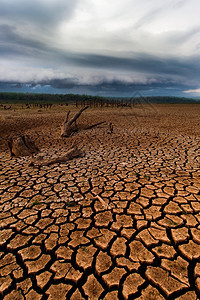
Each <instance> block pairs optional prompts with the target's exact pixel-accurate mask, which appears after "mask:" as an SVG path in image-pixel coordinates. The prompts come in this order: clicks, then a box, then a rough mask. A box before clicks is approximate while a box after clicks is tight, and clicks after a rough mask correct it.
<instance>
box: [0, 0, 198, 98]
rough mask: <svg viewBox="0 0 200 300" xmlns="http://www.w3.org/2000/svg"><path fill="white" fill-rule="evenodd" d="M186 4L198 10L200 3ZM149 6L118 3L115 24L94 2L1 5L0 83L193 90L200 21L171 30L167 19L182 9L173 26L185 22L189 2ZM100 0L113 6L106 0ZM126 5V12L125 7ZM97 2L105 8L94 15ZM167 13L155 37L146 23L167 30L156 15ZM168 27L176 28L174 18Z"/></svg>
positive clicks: (8, 1) (19, 0)
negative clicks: (167, 24)
mask: <svg viewBox="0 0 200 300" xmlns="http://www.w3.org/2000/svg"><path fill="white" fill-rule="evenodd" d="M191 1H192V3H193V4H196V8H198V5H199V4H198V3H199V2H196V0H191ZM146 2H147V0H141V3H139V4H138V2H137V3H136V1H134V2H133V3H132V2H131V1H129V0H124V1H120V0H118V1H117V2H116V6H117V5H118V6H119V7H118V11H115V13H114V15H117V16H118V18H119V19H118V20H119V25H118V24H117V23H115V22H114V20H113V19H112V18H111V21H110V18H109V16H111V15H112V11H111V10H110V12H109V11H106V10H105V9H104V8H101V7H100V6H98V5H97V4H96V2H95V1H94V0H90V1H88V0H84V1H82V2H81V1H80V0H74V1H70V0H49V1H47V0H43V1H42V0H35V1H27V0H15V1H12V0H1V1H0V66H1V68H0V81H1V82H2V84H3V82H4V83H5V82H7V83H9V84H11V83H14V84H19V88H22V87H23V83H30V88H33V87H34V88H35V86H36V85H37V84H39V85H41V86H42V87H44V86H47V85H48V86H51V87H52V88H55V89H60V90H62V89H63V90H64V89H66V90H70V89H72V90H74V91H75V89H76V88H77V89H79V90H80V89H82V90H84V88H85V89H86V90H90V91H93V92H95V91H98V92H99V93H102V92H106V91H115V92H120V90H121V91H123V92H125V91H127V90H128V91H131V90H136V89H143V90H150V89H151V90H154V91H155V90H156V89H157V90H160V89H168V88H170V87H171V89H172V90H173V89H174V90H184V89H195V88H198V87H199V86H198V78H199V76H200V59H199V55H197V53H198V50H199V48H198V47H199V44H198V42H197V41H198V34H199V31H200V30H199V29H200V22H197V23H194V24H193V23H192V25H187V24H186V25H187V26H185V28H184V29H183V30H182V29H181V30H180V29H176V27H172V26H171V19H170V17H171V14H175V13H176V12H178V11H179V10H180V11H181V9H184V10H183V12H182V18H181V19H179V20H177V24H178V22H183V24H184V17H185V18H186V13H185V10H186V9H185V6H186V5H188V2H187V1H186V0H173V1H171V0H166V2H165V3H164V4H163V3H162V5H160V3H159V1H157V0H155V1H151V3H150V4H149V2H148V7H149V8H148V9H146V7H145V3H146ZM103 3H104V5H108V8H109V7H110V8H112V5H111V4H109V3H110V2H109V3H108V2H106V1H103ZM107 3H108V4H107ZM126 3H127V4H129V5H130V8H129V7H127V8H126V7H124V6H125V4H126ZM91 4H92V9H91V10H90V6H91ZM156 4H157V5H156ZM158 4H159V5H158ZM80 5H82V6H80ZM84 5H85V9H84ZM95 5H97V6H96V7H97V8H98V9H102V10H100V11H95ZM109 5H110V6H109ZM113 5H114V1H113ZM122 7H123V13H124V19H123V20H122V19H121V16H120V8H122ZM142 7H144V8H145V12H144V13H143V10H142V9H141V8H142ZM137 8H138V11H139V12H140V14H139V17H138V18H136V19H137V21H136V22H135V18H133V19H132V18H130V12H131V11H133V12H134V10H136V11H137ZM172 8H174V11H173V10H172ZM113 9H115V6H113ZM195 11H196V10H195ZM92 12H94V13H95V16H97V17H96V19H95V17H94V18H93V16H92V15H91V13H92ZM141 12H142V13H141ZM126 14H128V15H129V18H130V21H129V22H128V23H127V22H126ZM104 15H106V16H107V17H105V20H104ZM135 15H137V14H135ZM165 15H167V16H168V17H169V20H167V19H165V21H164V22H169V28H170V29H169V31H166V30H164V29H163V31H162V30H161V33H159V34H158V33H155V32H156V31H154V29H155V28H156V29H157V27H155V28H154V27H152V28H151V26H149V25H152V24H153V23H154V22H155V21H156V22H158V24H159V22H160V24H161V25H163V26H164V27H163V28H165V26H166V23H162V17H161V16H165ZM90 20H92V21H91V22H92V23H91V24H90ZM166 20H167V21H166ZM190 20H191V22H192V21H193V20H192V18H190ZM79 22H80V23H79ZM120 22H121V23H120ZM173 22H174V24H175V25H176V19H173ZM104 23H105V25H104ZM63 24H64V25H63ZM120 24H121V25H120ZM155 24H156V26H157V23H155ZM188 24H189V22H188ZM62 26H63V27H62ZM109 26H110V27H109ZM161 27H162V26H161ZM149 28H150V29H149ZM158 29H159V28H158ZM195 51H196V52H195ZM2 86H3V85H1V87H2ZM15 87H17V85H15Z"/></svg>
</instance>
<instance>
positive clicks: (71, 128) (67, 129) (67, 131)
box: [61, 106, 105, 137]
mask: <svg viewBox="0 0 200 300" xmlns="http://www.w3.org/2000/svg"><path fill="white" fill-rule="evenodd" d="M88 107H89V106H85V107H83V108H81V109H80V110H79V112H78V113H77V114H76V115H75V116H74V117H73V118H72V119H71V120H69V114H70V111H68V113H67V117H66V119H65V122H64V124H63V127H62V129H61V136H62V137H69V136H71V135H72V134H73V133H74V132H76V131H78V126H77V123H76V121H77V119H78V118H79V117H80V115H81V114H82V112H83V111H84V110H86V109H87V108H88ZM104 123H105V121H104V122H98V123H95V124H92V125H89V126H87V127H85V128H83V129H84V130H88V129H92V128H94V127H96V126H99V125H101V124H104Z"/></svg>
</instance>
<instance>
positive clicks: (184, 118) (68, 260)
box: [0, 104, 200, 300]
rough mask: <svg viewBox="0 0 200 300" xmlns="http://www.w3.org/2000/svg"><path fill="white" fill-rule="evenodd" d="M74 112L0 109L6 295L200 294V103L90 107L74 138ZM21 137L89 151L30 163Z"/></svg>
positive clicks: (0, 283) (0, 271) (0, 281)
mask: <svg viewBox="0 0 200 300" xmlns="http://www.w3.org/2000/svg"><path fill="white" fill-rule="evenodd" d="M68 109H69V107H66V106H59V105H58V106H56V105H54V107H53V108H52V109H51V110H50V109H49V110H48V109H41V110H40V111H39V112H38V110H37V109H30V110H27V109H22V108H21V107H20V106H17V105H15V106H12V109H11V110H9V111H0V122H1V126H0V147H1V153H0V166H1V168H0V229H1V230H0V297H3V298H4V299H60V300H61V299H152V300H153V299H198V298H199V297H200V271H199V269H200V267H199V258H200V150H199V142H200V137H199V128H200V105H196V104H195V105H193V104H191V105H154V106H153V107H151V106H149V105H145V106H139V105H138V106H135V107H133V108H126V107H125V108H118V109H117V108H106V109H105V108H104V109H88V110H87V111H86V112H85V113H84V114H83V115H82V116H81V118H80V120H79V121H78V125H79V127H80V128H81V129H82V130H81V131H79V132H78V133H77V134H74V135H73V136H72V137H70V138H67V139H62V138H60V126H61V125H62V123H63V121H64V119H65V116H66V112H67V110H68ZM70 109H71V110H73V111H75V110H76V109H75V108H73V107H70ZM104 120H105V121H106V122H107V124H104V125H101V126H100V127H97V128H93V129H91V130H87V131H85V130H83V129H84V127H86V126H87V125H89V124H92V123H97V122H101V121H104ZM109 122H112V123H113V125H114V132H113V133H112V134H110V133H109V127H108V123H109ZM18 134H28V135H29V136H30V138H31V139H32V140H34V141H35V143H36V145H37V146H38V147H39V148H40V150H41V153H39V154H38V155H43V156H46V157H54V156H58V155H63V154H64V153H65V152H66V151H67V150H68V149H69V148H70V147H71V145H72V144H73V143H74V142H76V143H77V144H78V146H79V147H80V148H81V149H82V150H83V151H84V152H85V156H84V157H81V158H77V159H74V160H71V161H68V162H66V163H58V164H54V165H51V166H43V167H39V168H33V167H29V166H28V163H29V160H30V157H22V158H11V157H10V155H9V151H8V147H7V140H8V138H9V137H12V136H14V135H18ZM97 196H100V198H98V197H97ZM101 199H102V200H101Z"/></svg>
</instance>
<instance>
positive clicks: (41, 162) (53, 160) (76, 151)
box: [29, 147, 84, 167]
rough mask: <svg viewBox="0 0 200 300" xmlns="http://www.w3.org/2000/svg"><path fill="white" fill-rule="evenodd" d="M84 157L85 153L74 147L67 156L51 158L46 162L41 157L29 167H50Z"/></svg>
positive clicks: (32, 160)
mask: <svg viewBox="0 0 200 300" xmlns="http://www.w3.org/2000/svg"><path fill="white" fill-rule="evenodd" d="M83 155H84V153H83V152H82V151H81V150H80V149H78V148H76V147H74V148H72V149H70V150H69V151H68V152H67V153H66V154H65V155H63V156H59V157H56V158H50V159H46V160H44V159H43V158H42V159H41V157H40V158H39V159H33V158H32V159H31V161H30V163H29V166H33V167H41V166H49V165H52V164H55V163H62V162H66V161H68V160H71V159H73V158H77V157H83Z"/></svg>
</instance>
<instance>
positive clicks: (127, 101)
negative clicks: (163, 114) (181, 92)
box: [0, 92, 200, 107]
mask: <svg viewBox="0 0 200 300" xmlns="http://www.w3.org/2000/svg"><path fill="white" fill-rule="evenodd" d="M197 102H200V100H199V99H193V98H184V97H182V98H181V97H171V96H156V97H153V96H152V97H135V98H134V97H126V98H125V97H101V96H91V95H76V94H34V93H6V92H0V103H11V104H12V103H13V104H14V103H27V104H31V103H33V104H35V103H42V104H44V103H48V104H50V103H55V104H56V103H58V104H59V103H60V104H72V103H73V104H74V105H76V106H77V107H78V106H85V105H88V106H90V107H108V106H111V107H118V106H128V107H130V106H133V105H137V104H140V103H197Z"/></svg>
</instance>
